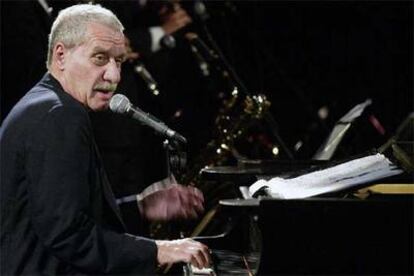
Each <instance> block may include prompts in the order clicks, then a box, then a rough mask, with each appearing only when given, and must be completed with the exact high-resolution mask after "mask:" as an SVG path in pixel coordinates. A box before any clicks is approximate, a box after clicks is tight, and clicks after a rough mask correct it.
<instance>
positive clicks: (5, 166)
mask: <svg viewBox="0 0 414 276" xmlns="http://www.w3.org/2000/svg"><path fill="white" fill-rule="evenodd" d="M122 31H123V27H122V24H121V23H120V22H119V20H118V19H117V18H116V16H115V15H114V14H113V13H112V12H110V11H109V10H107V9H104V8H102V7H100V6H94V5H75V6H72V7H69V8H67V9H65V10H63V11H61V12H60V14H59V15H58V17H57V18H56V20H55V22H54V23H53V26H52V30H51V33H50V36H49V53H48V61H47V66H48V73H47V74H46V75H45V76H44V77H43V79H42V80H41V81H40V82H39V83H38V84H37V85H36V86H35V87H34V88H33V89H31V90H30V91H29V92H28V93H27V94H26V95H25V96H24V97H23V98H22V99H21V100H20V101H19V102H18V103H17V105H16V106H15V107H14V108H13V110H12V111H11V112H10V114H9V116H8V117H7V118H6V119H5V121H4V123H3V125H2V128H1V133H0V145H1V155H0V156H1V184H0V185H1V186H0V187H1V198H0V202H1V226H0V231H1V264H0V267H1V275H57V274H77V275H79V274H95V275H96V274H104V273H105V274H117V275H119V274H130V273H135V274H152V273H154V269H155V268H156V266H157V265H165V264H168V263H176V262H190V263H192V264H193V265H195V266H197V267H205V266H207V265H208V263H209V255H208V249H207V247H206V246H204V245H202V244H201V243H198V242H196V241H193V240H190V239H183V240H176V241H154V240H150V239H146V238H143V237H136V236H131V235H127V234H124V225H123V222H122V219H121V218H120V215H119V211H118V208H117V206H116V203H115V200H114V197H113V194H112V191H111V188H110V186H109V183H108V182H107V180H106V177H105V173H104V171H103V168H102V165H101V160H100V157H99V153H98V150H97V148H96V145H95V142H94V138H93V135H92V130H91V124H90V121H89V116H88V111H99V110H103V109H106V108H107V107H108V102H109V100H110V98H111V97H112V94H113V92H114V90H115V89H116V86H117V84H118V82H119V81H120V68H121V63H122V62H123V60H124V57H125V54H126V50H125V42H124V35H123V33H122ZM202 201H203V199H202V195H201V194H200V192H199V191H197V190H195V189H187V188H185V187H182V186H178V185H173V186H171V187H169V188H168V189H166V190H163V191H159V192H157V193H154V194H151V195H150V196H148V197H147V198H144V199H142V202H140V204H139V206H140V210H141V215H142V216H144V217H146V218H148V219H169V218H172V217H184V218H185V217H191V216H196V215H197V213H198V212H200V211H202Z"/></svg>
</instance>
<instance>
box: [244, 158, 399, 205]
mask: <svg viewBox="0 0 414 276" xmlns="http://www.w3.org/2000/svg"><path fill="white" fill-rule="evenodd" d="M402 172H403V171H402V170H401V169H399V168H397V166H395V165H394V164H393V163H392V162H391V161H390V160H388V159H387V158H386V157H385V156H384V155H382V154H379V153H378V154H375V155H370V156H366V157H362V158H358V159H354V160H351V161H348V162H345V163H342V164H339V165H336V166H333V167H330V168H327V169H324V170H319V171H315V172H311V173H308V174H304V175H301V176H298V177H295V178H290V179H284V178H280V177H275V178H272V179H270V180H269V181H266V180H258V181H257V182H255V183H254V184H253V185H251V186H250V187H249V192H250V194H251V195H254V194H255V193H256V192H257V191H258V190H260V189H263V187H266V188H267V189H268V192H269V193H270V194H271V195H272V197H275V198H284V199H294V198H297V199H298V198H307V197H312V196H315V195H320V194H324V193H329V192H335V191H340V190H344V189H348V188H351V187H353V186H357V185H360V184H363V183H368V182H372V181H375V180H379V179H382V178H385V177H389V176H393V175H397V174H401V173H402Z"/></svg>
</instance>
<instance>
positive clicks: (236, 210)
mask: <svg viewBox="0 0 414 276" xmlns="http://www.w3.org/2000/svg"><path fill="white" fill-rule="evenodd" d="M413 132H414V115H413V114H411V115H410V117H409V118H408V120H407V121H406V122H404V123H403V125H402V126H401V127H400V129H399V130H398V131H397V135H396V136H394V137H393V138H392V139H390V141H389V142H388V143H387V144H385V145H384V146H383V147H382V148H380V149H379V150H380V151H381V152H382V153H384V154H386V155H387V156H388V157H389V158H390V159H392V161H393V162H395V163H396V164H398V166H399V167H400V168H403V169H404V171H405V172H404V173H403V174H401V175H397V176H393V177H389V178H386V179H380V180H377V181H373V182H371V183H367V184H365V185H363V186H357V187H354V188H352V189H345V190H341V191H338V192H334V193H327V194H321V195H319V196H316V197H312V198H304V199H275V198H271V197H269V196H267V195H266V194H262V195H260V194H258V195H256V198H250V199H243V197H242V194H241V193H237V190H239V187H240V186H247V185H250V184H252V183H253V182H254V181H255V180H257V179H258V178H265V179H269V178H271V177H272V176H274V175H290V176H292V175H293V176H294V175H298V174H302V173H303V172H305V171H309V170H315V169H318V168H321V167H324V166H332V162H331V161H329V162H322V161H309V162H308V161H302V162H298V161H271V162H267V161H264V160H256V161H251V160H248V161H247V162H242V163H241V164H239V165H238V166H236V167H212V168H207V169H205V170H203V171H202V177H203V179H204V181H205V183H207V185H210V187H213V189H212V190H213V194H221V195H224V198H225V197H227V198H230V199H224V198H223V197H221V199H219V200H217V202H213V204H210V206H208V208H209V209H212V210H214V212H213V213H214V216H210V218H209V219H208V220H207V222H206V221H204V222H203V223H204V226H203V229H204V231H203V232H201V234H203V233H204V234H205V235H206V236H199V235H198V233H197V235H198V236H197V237H196V239H199V240H200V241H202V242H204V243H206V244H208V245H209V247H210V248H211V249H212V255H213V261H214V264H213V267H212V270H213V272H211V271H210V273H211V274H215V275H249V276H250V275H414V261H413V260H414V228H413V220H414V219H413V218H414V178H413V177H414V175H413V173H414V165H413V164H414V154H413V152H414V143H413ZM407 133H408V135H407ZM407 137H408V138H407ZM379 183H381V184H384V185H374V184H379ZM400 183H403V184H402V185H400ZM380 186H381V189H379V187H380ZM214 187H215V189H214ZM231 187H233V191H231V190H232V188H231ZM384 187H385V188H384ZM401 187H403V188H401ZM214 190H217V191H218V192H214ZM225 190H227V192H223V191H225ZM214 206H215V207H214ZM187 272H188V273H187V274H188V275H191V274H197V273H198V271H193V270H192V269H189V270H187ZM204 272H205V271H204Z"/></svg>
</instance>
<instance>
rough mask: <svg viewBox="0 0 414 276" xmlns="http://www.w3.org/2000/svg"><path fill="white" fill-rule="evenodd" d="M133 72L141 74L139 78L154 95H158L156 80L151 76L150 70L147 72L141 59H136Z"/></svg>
mask: <svg viewBox="0 0 414 276" xmlns="http://www.w3.org/2000/svg"><path fill="white" fill-rule="evenodd" d="M134 70H135V72H137V73H138V75H140V76H141V78H142V79H143V80H144V81H145V83H146V84H147V87H148V89H149V90H150V91H151V92H152V94H153V95H154V96H158V95H159V94H160V91H159V90H158V84H157V82H156V81H155V80H154V79H153V78H152V76H151V74H150V72H148V70H147V68H145V66H144V64H143V63H142V62H141V61H136V65H135V67H134Z"/></svg>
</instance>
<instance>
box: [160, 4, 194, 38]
mask: <svg viewBox="0 0 414 276" xmlns="http://www.w3.org/2000/svg"><path fill="white" fill-rule="evenodd" d="M173 5H174V6H173V9H172V10H167V9H166V8H165V7H164V9H161V11H160V17H161V22H162V24H161V27H162V29H163V30H164V32H165V34H167V35H169V34H172V33H174V32H176V31H178V30H179V29H181V28H183V27H185V26H186V25H188V24H189V23H191V21H192V20H191V17H190V16H189V15H188V14H187V12H186V11H185V10H184V9H182V8H181V7H180V5H179V4H178V3H174V4H173Z"/></svg>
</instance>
